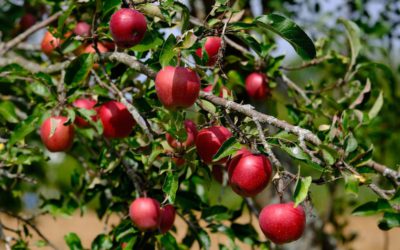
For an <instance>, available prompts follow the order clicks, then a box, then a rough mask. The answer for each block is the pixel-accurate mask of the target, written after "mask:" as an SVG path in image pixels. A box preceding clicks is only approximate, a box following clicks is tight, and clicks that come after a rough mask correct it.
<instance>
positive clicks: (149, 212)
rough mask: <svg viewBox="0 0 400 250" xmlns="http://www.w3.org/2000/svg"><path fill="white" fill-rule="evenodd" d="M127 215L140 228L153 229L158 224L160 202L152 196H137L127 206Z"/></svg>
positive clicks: (142, 229)
mask: <svg viewBox="0 0 400 250" xmlns="http://www.w3.org/2000/svg"><path fill="white" fill-rule="evenodd" d="M129 217H130V218H131V220H132V222H133V224H135V226H136V227H137V228H138V229H139V230H141V231H147V230H155V229H158V226H159V225H160V217H161V212H160V203H158V201H157V200H155V199H153V198H137V199H136V200H134V201H133V202H132V203H131V205H130V207H129Z"/></svg>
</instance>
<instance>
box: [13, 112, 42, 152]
mask: <svg viewBox="0 0 400 250" xmlns="http://www.w3.org/2000/svg"><path fill="white" fill-rule="evenodd" d="M38 120H39V117H37V116H36V115H31V116H29V117H28V118H27V119H25V120H24V121H23V122H21V123H20V124H18V125H17V127H16V128H15V129H14V132H13V133H12V134H11V137H10V140H9V141H8V144H7V145H8V147H11V146H13V145H14V144H15V143H16V142H17V141H20V140H22V139H24V138H25V136H27V135H29V134H30V133H32V132H33V131H35V129H36V125H37V122H38Z"/></svg>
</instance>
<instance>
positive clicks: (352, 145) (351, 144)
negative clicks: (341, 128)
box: [346, 133, 358, 153]
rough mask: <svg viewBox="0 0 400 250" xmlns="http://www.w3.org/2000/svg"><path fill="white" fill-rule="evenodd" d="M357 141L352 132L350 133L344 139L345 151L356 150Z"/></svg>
mask: <svg viewBox="0 0 400 250" xmlns="http://www.w3.org/2000/svg"><path fill="white" fill-rule="evenodd" d="M357 147H358V143H357V140H356V138H354V136H353V133H350V134H349V136H348V137H347V140H346V153H351V152H353V151H354V150H356V149H357Z"/></svg>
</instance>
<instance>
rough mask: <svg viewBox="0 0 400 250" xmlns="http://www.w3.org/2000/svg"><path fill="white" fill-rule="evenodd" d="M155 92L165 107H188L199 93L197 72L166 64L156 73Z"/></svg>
mask: <svg viewBox="0 0 400 250" xmlns="http://www.w3.org/2000/svg"><path fill="white" fill-rule="evenodd" d="M155 85H156V93H157V96H158V99H159V100H160V102H161V103H162V104H163V105H164V107H165V108H167V109H179V108H189V107H190V106H192V105H193V104H194V103H195V102H196V100H197V97H198V96H199V93H200V78H199V76H198V75H197V73H196V72H195V71H193V70H191V69H188V68H184V67H172V66H167V67H165V68H163V69H162V70H160V71H159V72H158V73H157V76H156V80H155Z"/></svg>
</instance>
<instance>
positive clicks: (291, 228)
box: [259, 202, 306, 244]
mask: <svg viewBox="0 0 400 250" xmlns="http://www.w3.org/2000/svg"><path fill="white" fill-rule="evenodd" d="M259 223H260V228H261V230H262V232H263V233H264V234H265V236H266V237H267V238H268V239H270V240H271V241H272V242H274V243H275V244H284V243H289V242H292V241H295V240H297V239H299V238H300V237H301V235H302V234H303V232H304V228H305V225H306V215H305V213H304V210H303V208H302V207H301V206H297V207H294V203H293V202H289V203H284V204H272V205H268V206H266V207H264V208H263V209H262V211H261V213H260V216H259Z"/></svg>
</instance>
